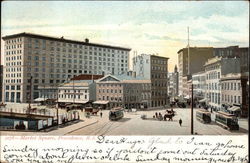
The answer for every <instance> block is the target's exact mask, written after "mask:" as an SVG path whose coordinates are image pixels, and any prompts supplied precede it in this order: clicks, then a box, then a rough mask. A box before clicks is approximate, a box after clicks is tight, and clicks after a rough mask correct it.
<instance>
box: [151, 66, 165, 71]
mask: <svg viewBox="0 0 250 163" xmlns="http://www.w3.org/2000/svg"><path fill="white" fill-rule="evenodd" d="M152 70H157V71H166V70H167V68H166V67H161V66H152Z"/></svg>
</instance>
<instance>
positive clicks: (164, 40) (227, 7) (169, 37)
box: [1, 1, 249, 72]
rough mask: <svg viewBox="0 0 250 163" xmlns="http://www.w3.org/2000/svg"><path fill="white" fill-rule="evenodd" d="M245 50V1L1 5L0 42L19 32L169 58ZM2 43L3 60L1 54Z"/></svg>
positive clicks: (173, 61) (171, 67)
mask: <svg viewBox="0 0 250 163" xmlns="http://www.w3.org/2000/svg"><path fill="white" fill-rule="evenodd" d="M187 27H189V31H190V34H189V37H190V46H197V47H208V46H209V47H226V46H233V45H239V46H240V47H248V46H249V2H247V1H91V2H90V1H21V2H18V1H4V2H2V5H1V37H3V36H6V35H11V34H16V33H21V32H31V33H36V34H43V35H50V36H55V37H61V36H64V38H66V39H73V40H80V41H81V40H82V41H83V40H84V39H85V38H88V39H89V40H90V42H93V43H101V44H109V45H114V46H123V47H128V48H131V49H132V50H131V52H130V57H133V55H134V53H135V52H137V54H141V53H144V54H157V55H159V56H164V57H168V58H169V62H168V63H169V72H172V71H173V70H174V66H175V65H177V62H178V55H177V52H178V51H179V50H180V49H182V48H185V47H186V46H187V42H188V41H187V40H188V39H187V38H188V32H187ZM3 43H4V42H3V40H2V39H1V54H3Z"/></svg>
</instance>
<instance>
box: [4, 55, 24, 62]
mask: <svg viewBox="0 0 250 163" xmlns="http://www.w3.org/2000/svg"><path fill="white" fill-rule="evenodd" d="M21 59H22V56H21V55H20V56H19V55H18V56H12V57H6V61H14V60H21Z"/></svg>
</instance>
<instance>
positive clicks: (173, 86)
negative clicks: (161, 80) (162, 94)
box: [168, 65, 179, 97]
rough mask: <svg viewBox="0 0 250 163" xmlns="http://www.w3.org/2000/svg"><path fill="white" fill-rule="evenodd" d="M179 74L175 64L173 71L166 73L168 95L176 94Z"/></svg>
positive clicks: (173, 95)
mask: <svg viewBox="0 0 250 163" xmlns="http://www.w3.org/2000/svg"><path fill="white" fill-rule="evenodd" d="M178 79H179V75H178V70H177V66H176V65H175V68H174V72H172V73H168V96H169V97H175V96H178V92H179V90H178V89H179V81H178Z"/></svg>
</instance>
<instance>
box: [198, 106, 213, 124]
mask: <svg viewBox="0 0 250 163" xmlns="http://www.w3.org/2000/svg"><path fill="white" fill-rule="evenodd" d="M196 119H197V120H199V121H200V122H202V123H211V113H210V112H209V111H207V110H205V109H199V110H197V111H196Z"/></svg>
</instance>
